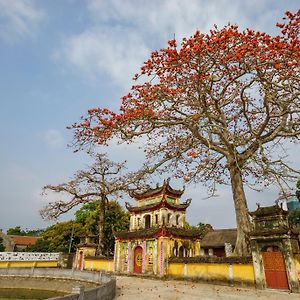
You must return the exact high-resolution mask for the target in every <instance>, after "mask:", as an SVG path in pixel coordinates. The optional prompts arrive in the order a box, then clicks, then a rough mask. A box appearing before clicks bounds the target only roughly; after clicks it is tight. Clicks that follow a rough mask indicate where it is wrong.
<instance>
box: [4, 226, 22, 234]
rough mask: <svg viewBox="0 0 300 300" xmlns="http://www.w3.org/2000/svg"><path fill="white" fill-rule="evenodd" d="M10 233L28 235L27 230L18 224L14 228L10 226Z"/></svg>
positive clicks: (8, 232) (8, 231)
mask: <svg viewBox="0 0 300 300" xmlns="http://www.w3.org/2000/svg"><path fill="white" fill-rule="evenodd" d="M7 234H8V235H26V231H25V230H23V229H21V226H16V227H14V228H9V229H8V230H7Z"/></svg>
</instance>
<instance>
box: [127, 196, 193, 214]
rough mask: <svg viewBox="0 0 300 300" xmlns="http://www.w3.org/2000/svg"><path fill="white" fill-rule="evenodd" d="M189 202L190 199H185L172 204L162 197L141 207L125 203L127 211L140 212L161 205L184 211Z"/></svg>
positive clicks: (154, 208)
mask: <svg viewBox="0 0 300 300" xmlns="http://www.w3.org/2000/svg"><path fill="white" fill-rule="evenodd" d="M190 203H191V200H190V199H188V200H187V201H185V202H183V203H181V204H172V203H170V202H168V201H166V200H165V199H162V200H161V201H159V202H156V203H153V204H149V205H144V206H141V207H137V206H131V205H130V204H129V203H128V202H126V203H125V206H126V208H127V209H128V211H130V212H134V213H136V212H142V211H151V210H157V209H160V208H162V207H167V208H169V209H172V210H177V211H178V210H181V211H184V210H186V209H187V207H189V205H190Z"/></svg>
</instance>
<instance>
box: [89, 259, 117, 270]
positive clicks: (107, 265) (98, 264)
mask: <svg viewBox="0 0 300 300" xmlns="http://www.w3.org/2000/svg"><path fill="white" fill-rule="evenodd" d="M84 269H85V270H100V271H106V272H113V271H114V259H113V258H99V257H86V258H85V260H84Z"/></svg>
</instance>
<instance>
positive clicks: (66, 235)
mask: <svg viewBox="0 0 300 300" xmlns="http://www.w3.org/2000/svg"><path fill="white" fill-rule="evenodd" d="M72 231H73V239H72V245H71V252H74V251H75V246H76V245H77V244H79V242H80V236H81V235H82V234H83V231H82V226H81V225H80V224H78V223H76V222H73V221H67V222H60V223H57V224H55V225H52V226H50V227H48V228H47V229H45V231H44V232H43V234H42V238H43V240H44V242H40V243H41V244H38V245H37V246H38V247H39V246H45V247H48V248H47V249H48V251H49V252H65V253H67V252H68V251H69V245H70V240H71V235H72Z"/></svg>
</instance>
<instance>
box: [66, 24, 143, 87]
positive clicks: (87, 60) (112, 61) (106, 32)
mask: <svg viewBox="0 0 300 300" xmlns="http://www.w3.org/2000/svg"><path fill="white" fill-rule="evenodd" d="M147 53H149V50H148V49H147V47H146V45H145V43H144V41H143V40H142V39H141V37H139V36H138V35H137V34H135V33H134V32H132V31H129V30H127V29H122V28H120V27H115V28H108V27H103V28H101V29H100V28H96V27H95V28H90V29H87V30H86V31H84V32H83V33H81V34H79V35H76V36H73V37H71V38H69V39H68V40H66V41H65V45H64V54H65V57H66V58H67V59H68V61H69V62H70V63H71V64H73V65H74V66H76V67H77V68H78V69H80V70H81V71H83V72H85V73H86V74H88V75H89V76H90V77H92V78H93V77H98V76H100V74H103V75H104V76H106V77H107V76H109V77H110V79H111V80H113V81H114V83H115V84H117V85H119V86H121V87H127V88H128V84H129V82H130V81H131V78H132V77H133V75H134V73H136V71H137V70H138V67H139V66H140V65H141V63H142V62H143V59H144V58H145V57H146V54H147Z"/></svg>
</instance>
